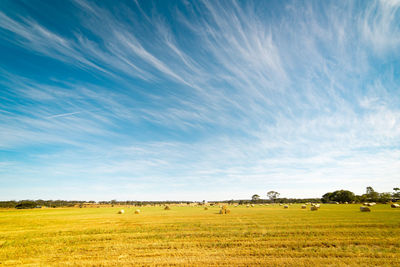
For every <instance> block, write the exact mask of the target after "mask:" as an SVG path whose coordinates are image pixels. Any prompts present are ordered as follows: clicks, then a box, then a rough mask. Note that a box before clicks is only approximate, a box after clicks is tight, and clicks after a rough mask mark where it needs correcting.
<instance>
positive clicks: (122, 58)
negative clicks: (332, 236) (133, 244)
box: [0, 0, 400, 201]
mask: <svg viewBox="0 0 400 267" xmlns="http://www.w3.org/2000/svg"><path fill="white" fill-rule="evenodd" d="M399 181H400V1H397V0H387V1H369V0H366V1H364V0H362V1H336V0H335V1H317V0H315V1H298V0H296V1H280V0H279V1H278V0H277V1H250V0H246V1H222V0H221V1H186V0H182V1H161V0H160V1H139V0H129V1H111V0H105V1H85V0H74V1H64V0H54V1H50V0H47V1H45V0H32V1H22V0H3V1H0V200H12V199H15V200H19V199H65V200H110V199H117V200H200V201H201V200H203V199H205V200H224V199H249V198H251V196H252V195H253V194H259V195H260V196H261V197H262V198H266V194H267V192H268V191H270V190H275V191H278V192H279V193H281V197H298V198H305V197H321V196H322V195H323V194H324V193H326V192H332V191H334V190H339V189H347V190H351V191H353V192H355V193H356V194H362V193H364V192H365V188H366V187H367V186H372V187H373V188H374V189H375V190H376V191H379V192H391V191H392V189H393V188H394V187H399V186H400V182H399Z"/></svg>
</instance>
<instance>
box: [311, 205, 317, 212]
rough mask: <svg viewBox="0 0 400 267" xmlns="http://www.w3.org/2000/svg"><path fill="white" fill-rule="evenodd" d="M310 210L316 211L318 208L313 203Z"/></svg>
mask: <svg viewBox="0 0 400 267" xmlns="http://www.w3.org/2000/svg"><path fill="white" fill-rule="evenodd" d="M310 210H311V211H317V210H318V207H316V206H315V205H314V206H311V208H310Z"/></svg>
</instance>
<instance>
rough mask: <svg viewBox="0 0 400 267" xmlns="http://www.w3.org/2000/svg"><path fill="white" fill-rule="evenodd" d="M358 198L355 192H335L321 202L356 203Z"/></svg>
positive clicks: (325, 196) (323, 197)
mask: <svg viewBox="0 0 400 267" xmlns="http://www.w3.org/2000/svg"><path fill="white" fill-rule="evenodd" d="M355 198H356V196H355V195H354V193H353V192H351V191H349V190H336V191H335V192H332V193H331V192H329V193H326V194H324V195H323V196H322V199H321V201H322V202H324V203H327V202H331V201H334V202H342V203H343V202H352V201H354V200H355Z"/></svg>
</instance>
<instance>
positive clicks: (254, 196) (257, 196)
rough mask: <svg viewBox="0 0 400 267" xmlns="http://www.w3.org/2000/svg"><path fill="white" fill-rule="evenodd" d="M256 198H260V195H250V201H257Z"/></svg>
mask: <svg viewBox="0 0 400 267" xmlns="http://www.w3.org/2000/svg"><path fill="white" fill-rule="evenodd" d="M258 200H260V196H259V195H257V194H254V195H253V196H252V197H251V201H252V202H257V201H258Z"/></svg>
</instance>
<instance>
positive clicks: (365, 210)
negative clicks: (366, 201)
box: [360, 206, 371, 212]
mask: <svg viewBox="0 0 400 267" xmlns="http://www.w3.org/2000/svg"><path fill="white" fill-rule="evenodd" d="M360 211H362V212H370V211H371V209H370V208H368V207H364V206H361V207H360Z"/></svg>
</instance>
